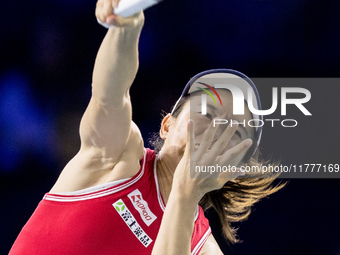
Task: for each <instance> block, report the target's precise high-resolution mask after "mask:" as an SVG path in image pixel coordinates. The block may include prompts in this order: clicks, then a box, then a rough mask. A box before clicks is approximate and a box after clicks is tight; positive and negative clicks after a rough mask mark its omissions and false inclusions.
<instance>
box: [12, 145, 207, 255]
mask: <svg viewBox="0 0 340 255" xmlns="http://www.w3.org/2000/svg"><path fill="white" fill-rule="evenodd" d="M154 161H155V153H154V151H152V150H150V149H146V150H145V153H144V158H143V160H142V162H141V169H140V170H139V172H138V173H137V174H136V175H135V176H134V177H133V178H132V179H130V180H128V181H125V182H124V183H121V184H119V185H116V186H113V187H109V188H105V189H100V190H97V191H94V192H90V193H86V194H81V195H56V194H46V195H45V196H44V198H43V200H42V201H41V202H40V203H39V205H38V207H37V208H36V210H35V212H34V213H33V215H32V216H31V218H30V219H29V221H28V222H27V223H26V225H25V226H24V227H23V229H22V230H21V232H20V234H19V236H18V237H17V239H16V241H15V243H14V244H13V247H12V249H11V251H10V253H9V254H10V255H25V254H27V255H32V254H34V255H53V254H58V255H60V254H67V255H84V254H96V255H97V254H98V255H102V254H103V255H106V254H139V255H143V254H151V251H152V248H153V245H154V243H155V240H156V237H157V233H158V230H159V227H160V224H161V220H162V216H163V213H164V211H163V209H162V203H163V201H162V198H161V197H159V196H158V194H159V193H158V192H157V185H156V181H155V176H154ZM144 164H145V165H144ZM143 165H144V168H143ZM136 190H137V191H136ZM136 192H137V193H138V192H140V194H141V195H139V193H138V194H136ZM131 193H132V194H131ZM128 195H129V196H130V197H129V196H128ZM120 199H121V200H120ZM141 199H142V200H141ZM119 201H121V202H119ZM117 203H119V204H117ZM146 203H147V204H146ZM113 204H114V205H113ZM116 208H118V209H116ZM137 209H138V210H137ZM118 210H119V211H118ZM129 213H131V214H132V217H133V218H134V219H135V221H134V220H133V218H132V217H131V215H130V214H129ZM143 217H144V220H143V219H142V218H143ZM156 217H157V218H156ZM128 224H129V226H130V227H129V226H128ZM138 225H139V227H140V228H137V226H138ZM148 225H149V226H148ZM141 230H142V231H143V232H141ZM133 231H135V234H134V233H133ZM209 234H210V227H209V222H208V220H207V219H206V218H205V217H204V213H203V210H202V208H199V215H198V218H197V220H196V222H195V227H194V232H193V236H192V241H191V249H192V254H198V253H199V251H200V250H201V248H202V246H203V245H204V243H205V241H206V239H207V238H208V236H209ZM137 236H138V237H137ZM143 243H144V245H143ZM145 246H147V247H145Z"/></svg>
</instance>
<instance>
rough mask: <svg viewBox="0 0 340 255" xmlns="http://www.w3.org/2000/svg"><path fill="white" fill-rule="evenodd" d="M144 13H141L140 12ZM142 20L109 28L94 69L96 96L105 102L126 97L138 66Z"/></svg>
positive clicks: (93, 91) (93, 86) (93, 85)
mask: <svg viewBox="0 0 340 255" xmlns="http://www.w3.org/2000/svg"><path fill="white" fill-rule="evenodd" d="M141 15H142V14H141ZM142 26H143V21H141V20H139V22H137V23H136V24H135V25H133V26H129V27H114V28H110V29H109V30H108V32H107V34H106V36H105V38H104V40H103V42H102V44H101V46H100V49H99V51H98V54H97V58H96V62H95V66H94V71H93V84H92V94H93V96H94V97H95V98H96V99H97V100H99V101H100V102H103V103H108V102H111V103H112V102H113V100H119V99H122V98H123V95H124V93H126V91H127V90H128V89H129V88H130V86H131V84H132V82H133V80H134V78H135V76H136V73H137V69H138V41H139V36H140V32H141V29H142Z"/></svg>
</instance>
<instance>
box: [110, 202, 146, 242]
mask: <svg viewBox="0 0 340 255" xmlns="http://www.w3.org/2000/svg"><path fill="white" fill-rule="evenodd" d="M112 205H113V207H114V208H115V209H116V211H117V212H118V214H119V215H120V217H121V218H122V219H123V220H124V222H125V223H126V225H127V226H128V227H129V229H130V230H131V232H132V233H133V234H134V235H135V236H136V237H137V239H138V240H139V241H140V242H141V243H142V244H143V245H144V246H145V247H148V246H149V244H150V243H152V239H151V238H150V237H149V236H148V235H147V234H146V233H145V231H144V230H143V229H142V228H141V226H140V225H139V224H138V222H137V221H136V219H135V217H133V215H132V213H131V212H130V210H129V209H128V208H127V206H126V205H125V203H124V202H123V200H121V199H119V200H118V201H116V202H115V203H113V204H112Z"/></svg>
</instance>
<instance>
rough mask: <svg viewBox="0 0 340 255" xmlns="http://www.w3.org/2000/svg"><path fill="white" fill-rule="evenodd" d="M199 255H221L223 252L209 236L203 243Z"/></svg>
mask: <svg viewBox="0 0 340 255" xmlns="http://www.w3.org/2000/svg"><path fill="white" fill-rule="evenodd" d="M200 255H223V252H222V251H221V249H220V247H219V246H218V244H217V242H216V240H215V238H214V236H213V235H212V234H210V236H209V238H208V240H207V241H206V242H205V244H204V246H203V248H202V250H201V252H200Z"/></svg>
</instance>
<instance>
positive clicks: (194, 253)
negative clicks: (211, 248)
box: [191, 227, 211, 255]
mask: <svg viewBox="0 0 340 255" xmlns="http://www.w3.org/2000/svg"><path fill="white" fill-rule="evenodd" d="M210 234H211V228H210V227H209V229H208V230H207V231H206V232H205V233H204V235H203V236H202V238H201V240H200V241H199V242H198V243H197V245H196V246H195V248H194V249H193V251H192V252H191V255H197V254H198V251H200V250H201V248H202V247H203V245H204V244H205V242H206V241H207V240H208V238H209V235H210Z"/></svg>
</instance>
